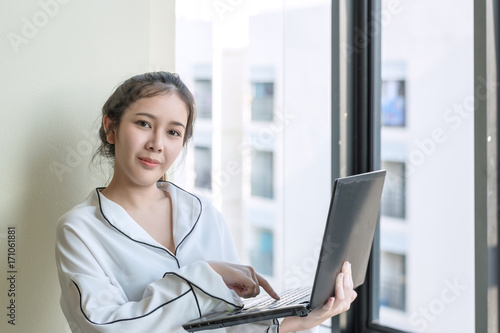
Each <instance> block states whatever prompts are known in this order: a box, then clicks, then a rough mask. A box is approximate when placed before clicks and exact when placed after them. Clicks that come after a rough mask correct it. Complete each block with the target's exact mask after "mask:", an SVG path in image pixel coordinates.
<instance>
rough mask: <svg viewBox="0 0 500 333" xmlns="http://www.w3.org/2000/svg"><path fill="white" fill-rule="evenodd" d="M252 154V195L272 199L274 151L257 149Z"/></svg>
mask: <svg viewBox="0 0 500 333" xmlns="http://www.w3.org/2000/svg"><path fill="white" fill-rule="evenodd" d="M252 155H253V156H252V165H251V170H252V171H251V174H252V175H251V178H252V179H251V188H252V190H251V192H252V195H254V196H258V197H262V198H269V199H272V198H273V197H274V177H273V173H274V172H273V170H274V167H273V153H272V152H270V151H259V150H255V151H254V153H253V154H252Z"/></svg>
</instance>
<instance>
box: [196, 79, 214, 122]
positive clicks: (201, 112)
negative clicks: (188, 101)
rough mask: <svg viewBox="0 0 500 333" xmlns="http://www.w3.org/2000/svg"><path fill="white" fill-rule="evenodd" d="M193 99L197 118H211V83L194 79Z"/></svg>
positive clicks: (206, 80)
mask: <svg viewBox="0 0 500 333" xmlns="http://www.w3.org/2000/svg"><path fill="white" fill-rule="evenodd" d="M194 99H195V102H196V110H197V111H198V117H199V118H205V119H210V118H211V117H212V81H211V80H208V79H196V80H195V81H194Z"/></svg>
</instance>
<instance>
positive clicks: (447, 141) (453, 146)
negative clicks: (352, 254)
mask: <svg viewBox="0 0 500 333" xmlns="http://www.w3.org/2000/svg"><path fill="white" fill-rule="evenodd" d="M381 9H382V13H381V25H382V30H381V31H382V35H381V43H382V44H381V45H382V47H381V58H382V59H381V60H382V61H381V63H382V68H381V75H382V77H381V82H380V84H381V94H382V96H381V120H382V121H381V125H382V127H381V147H380V148H381V149H380V151H381V156H380V158H381V161H382V163H381V167H383V168H385V169H386V170H387V179H386V183H385V186H384V192H383V199H382V208H381V225H380V255H379V256H378V257H379V258H380V261H379V262H378V264H379V265H380V266H379V270H378V271H379V275H378V279H376V281H377V282H376V283H378V286H373V288H372V290H374V292H375V297H377V298H376V299H378V302H376V303H377V306H376V309H373V311H372V314H373V318H372V320H373V321H374V322H376V323H378V324H381V325H384V326H390V327H393V328H397V329H400V330H402V331H407V332H429V333H431V332H435V333H440V332H474V311H475V310H474V170H473V162H474V151H473V148H474V140H473V108H474V97H473V96H474V90H473V1H471V0H456V1H453V2H450V1H437V2H436V1H434V2H431V1H410V0H382V1H381Z"/></svg>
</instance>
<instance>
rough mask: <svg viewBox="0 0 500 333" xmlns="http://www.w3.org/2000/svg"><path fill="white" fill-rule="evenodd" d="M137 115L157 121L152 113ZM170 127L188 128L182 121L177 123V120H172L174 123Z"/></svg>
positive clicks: (137, 114)
mask: <svg viewBox="0 0 500 333" xmlns="http://www.w3.org/2000/svg"><path fill="white" fill-rule="evenodd" d="M135 115H136V116H145V117H149V118H151V119H153V120H156V119H157V117H156V116H155V115H153V114H151V113H147V112H138V113H136V114H135ZM170 125H175V126H181V127H184V128H186V126H185V125H184V124H183V123H181V122H180V121H175V120H172V121H171V122H170Z"/></svg>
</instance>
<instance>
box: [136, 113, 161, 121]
mask: <svg viewBox="0 0 500 333" xmlns="http://www.w3.org/2000/svg"><path fill="white" fill-rule="evenodd" d="M135 115H136V116H145V117H149V118H151V119H153V120H156V116H155V115H152V114H151V113H147V112H138V113H136V114H135Z"/></svg>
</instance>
